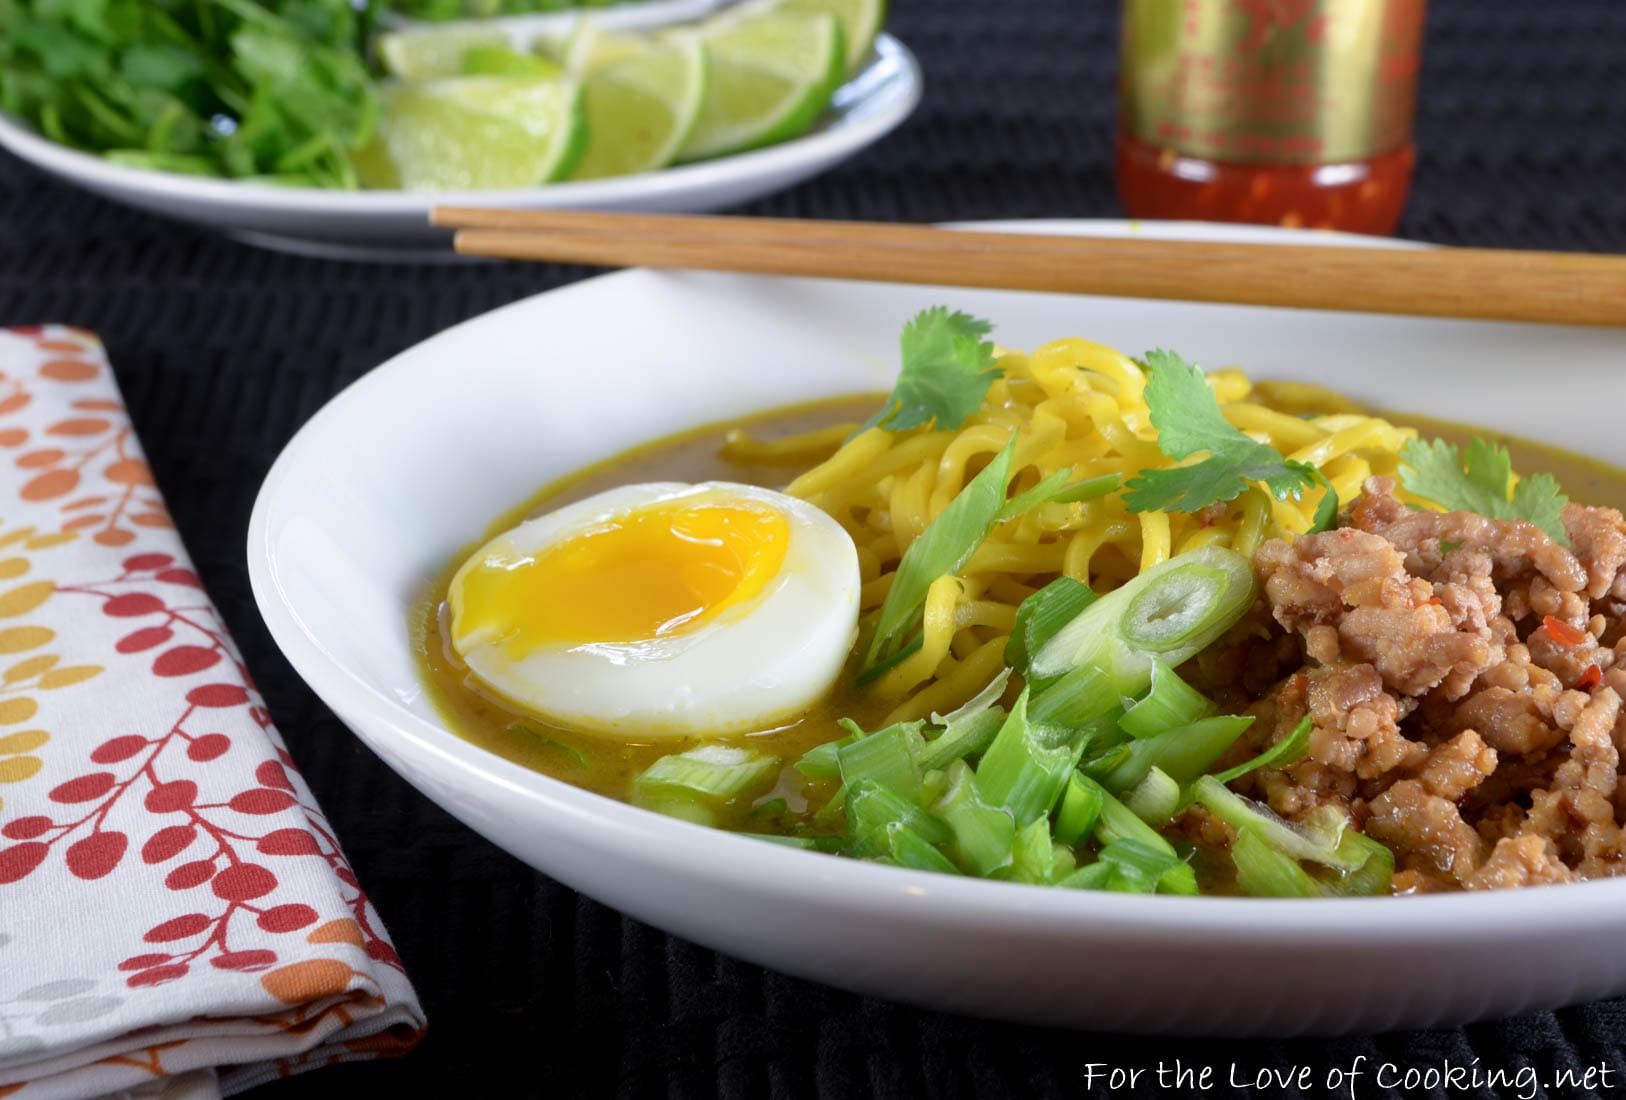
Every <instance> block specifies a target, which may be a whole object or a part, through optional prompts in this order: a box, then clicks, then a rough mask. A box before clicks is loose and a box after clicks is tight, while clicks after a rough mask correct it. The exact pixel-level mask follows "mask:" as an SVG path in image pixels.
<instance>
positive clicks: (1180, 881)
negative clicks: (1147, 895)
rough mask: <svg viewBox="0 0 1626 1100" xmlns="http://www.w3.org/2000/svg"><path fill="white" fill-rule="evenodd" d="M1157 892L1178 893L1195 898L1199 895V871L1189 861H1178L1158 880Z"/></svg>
mask: <svg viewBox="0 0 1626 1100" xmlns="http://www.w3.org/2000/svg"><path fill="white" fill-rule="evenodd" d="M1157 892H1158V893H1160V894H1178V895H1180V896H1181V897H1188V898H1194V897H1196V896H1197V892H1198V891H1197V872H1196V870H1194V869H1193V868H1192V866H1191V864H1189V863H1176V864H1175V865H1174V866H1173V867H1170V868H1169V869H1168V870H1167V871H1164V872H1163V877H1162V878H1160V879H1158V880H1157Z"/></svg>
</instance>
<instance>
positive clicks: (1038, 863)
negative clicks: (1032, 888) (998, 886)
mask: <svg viewBox="0 0 1626 1100" xmlns="http://www.w3.org/2000/svg"><path fill="white" fill-rule="evenodd" d="M1055 857H1056V850H1055V847H1054V845H1052V844H1051V842H1050V821H1049V819H1048V818H1043V817H1041V818H1038V819H1036V820H1035V821H1033V822H1032V823H1031V824H1029V825H1027V826H1026V827H1025V828H1023V829H1022V830H1020V831H1019V832H1018V833H1017V834H1016V839H1015V841H1014V842H1012V844H1011V867H1010V877H1011V878H1012V879H1014V880H1015V881H1017V882H1032V883H1046V882H1049V881H1050V880H1051V878H1052V877H1053V876H1054V872H1055V866H1056V864H1055Z"/></svg>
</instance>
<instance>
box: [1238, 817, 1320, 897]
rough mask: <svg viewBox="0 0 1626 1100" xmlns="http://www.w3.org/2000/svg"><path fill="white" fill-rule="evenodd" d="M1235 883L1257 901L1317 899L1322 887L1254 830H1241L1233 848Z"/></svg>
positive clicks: (1293, 860)
mask: <svg viewBox="0 0 1626 1100" xmlns="http://www.w3.org/2000/svg"><path fill="white" fill-rule="evenodd" d="M1231 860H1232V862H1234V863H1235V864H1236V884H1237V887H1238V888H1239V889H1241V891H1242V892H1243V893H1244V894H1247V895H1248V896H1249V897H1254V898H1318V897H1320V896H1321V887H1320V886H1318V885H1317V884H1316V881H1315V879H1313V878H1311V877H1310V876H1309V874H1307V873H1306V872H1305V870H1304V868H1302V867H1300V866H1299V865H1298V861H1297V860H1295V859H1293V858H1292V857H1291V856H1287V855H1284V854H1283V853H1281V852H1279V851H1277V850H1276V849H1275V848H1274V847H1272V846H1271V843H1270V842H1269V841H1268V840H1266V839H1265V838H1264V837H1262V836H1261V835H1259V833H1258V831H1256V830H1254V829H1247V828H1245V829H1242V830H1241V831H1240V832H1238V833H1237V836H1236V843H1234V844H1232V845H1231Z"/></svg>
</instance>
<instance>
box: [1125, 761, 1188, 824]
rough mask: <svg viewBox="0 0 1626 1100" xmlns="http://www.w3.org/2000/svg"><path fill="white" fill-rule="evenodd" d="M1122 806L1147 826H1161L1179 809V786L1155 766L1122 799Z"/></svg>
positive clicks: (1166, 773) (1167, 774)
mask: <svg viewBox="0 0 1626 1100" xmlns="http://www.w3.org/2000/svg"><path fill="white" fill-rule="evenodd" d="M1124 805H1125V806H1128V807H1129V810H1130V812H1131V813H1133V814H1134V815H1135V816H1136V817H1138V818H1140V819H1141V820H1142V821H1144V822H1146V824H1148V825H1154V826H1155V825H1162V824H1164V823H1165V822H1167V821H1168V820H1169V818H1171V817H1173V816H1174V812H1175V811H1176V810H1177V809H1179V808H1180V784H1179V783H1176V782H1175V781H1174V780H1173V779H1172V778H1170V776H1169V773H1168V772H1166V771H1164V770H1163V769H1162V768H1160V767H1157V766H1156V765H1155V764H1154V765H1153V766H1152V770H1151V771H1149V772H1147V773H1146V778H1145V779H1142V780H1141V781H1140V782H1139V783H1138V784H1136V785H1135V788H1134V789H1133V790H1131V791H1130V792H1129V794H1128V795H1126V796H1125V797H1124Z"/></svg>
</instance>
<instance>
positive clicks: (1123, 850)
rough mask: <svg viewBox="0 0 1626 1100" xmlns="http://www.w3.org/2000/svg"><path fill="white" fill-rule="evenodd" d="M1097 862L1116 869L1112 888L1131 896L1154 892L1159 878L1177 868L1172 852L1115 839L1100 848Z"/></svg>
mask: <svg viewBox="0 0 1626 1100" xmlns="http://www.w3.org/2000/svg"><path fill="white" fill-rule="evenodd" d="M1165 847H1166V846H1165ZM1100 861H1101V862H1102V863H1107V864H1111V865H1112V866H1113V867H1114V868H1116V870H1117V872H1118V875H1117V877H1118V884H1117V885H1116V888H1117V889H1119V890H1122V891H1123V892H1124V893H1132V894H1150V893H1154V892H1156V890H1157V888H1158V883H1159V881H1160V880H1161V879H1162V878H1163V876H1164V875H1165V874H1167V873H1168V872H1169V871H1172V870H1174V868H1176V867H1178V866H1181V861H1180V857H1179V856H1177V855H1175V854H1174V852H1173V851H1172V850H1165V848H1159V847H1154V846H1152V845H1149V844H1141V843H1139V842H1137V841H1133V840H1115V841H1113V842H1112V843H1111V844H1108V845H1105V846H1104V847H1102V849H1101V855H1100Z"/></svg>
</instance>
